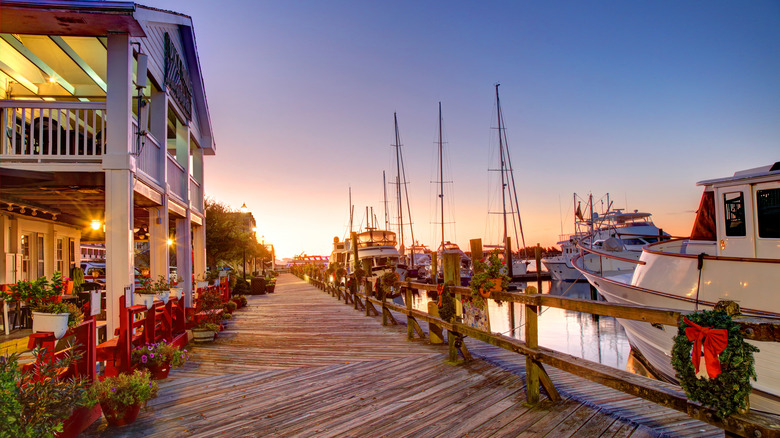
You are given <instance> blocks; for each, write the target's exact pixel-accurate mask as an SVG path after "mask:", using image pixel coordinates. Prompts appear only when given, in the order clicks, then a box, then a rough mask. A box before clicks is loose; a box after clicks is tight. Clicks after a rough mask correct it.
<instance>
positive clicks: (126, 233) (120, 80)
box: [103, 33, 135, 336]
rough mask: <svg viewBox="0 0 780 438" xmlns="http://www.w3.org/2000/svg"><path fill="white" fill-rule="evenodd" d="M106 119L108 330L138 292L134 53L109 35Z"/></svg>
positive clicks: (126, 41)
mask: <svg viewBox="0 0 780 438" xmlns="http://www.w3.org/2000/svg"><path fill="white" fill-rule="evenodd" d="M107 51H108V65H107V79H108V80H107V86H108V92H107V96H106V118H107V126H108V133H107V134H108V135H107V137H106V153H105V154H104V155H103V170H104V171H105V174H106V210H105V227H106V330H107V332H106V333H108V334H109V336H111V335H112V334H113V333H114V329H115V328H117V327H118V326H119V297H121V296H123V293H124V288H125V287H132V286H133V180H134V177H133V173H134V172H135V159H134V158H132V156H131V155H130V151H131V150H132V149H131V148H132V140H133V132H132V82H133V80H132V79H133V75H132V68H133V60H132V51H131V49H130V40H129V37H128V35H127V34H115V33H111V34H109V35H108V47H107Z"/></svg>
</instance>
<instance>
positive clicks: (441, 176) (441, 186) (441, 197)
mask: <svg viewBox="0 0 780 438" xmlns="http://www.w3.org/2000/svg"><path fill="white" fill-rule="evenodd" d="M443 155H444V154H443V151H442V139H441V102H439V204H440V206H441V249H442V251H444V160H443V159H442V158H443Z"/></svg>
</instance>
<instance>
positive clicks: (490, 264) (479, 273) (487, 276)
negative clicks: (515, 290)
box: [469, 251, 509, 303]
mask: <svg viewBox="0 0 780 438" xmlns="http://www.w3.org/2000/svg"><path fill="white" fill-rule="evenodd" d="M503 268H504V264H503V263H502V262H501V260H500V259H499V258H498V251H493V252H491V253H490V255H489V256H488V261H487V262H485V260H484V259H483V260H475V261H474V275H473V276H472V277H471V282H470V283H469V286H470V287H471V295H472V298H473V299H474V301H475V303H479V302H481V301H482V299H483V298H489V297H490V293H491V292H493V291H502V290H506V289H507V287H508V286H509V276H507V275H506V274H504V273H503V272H502V269H503Z"/></svg>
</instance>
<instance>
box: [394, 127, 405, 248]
mask: <svg viewBox="0 0 780 438" xmlns="http://www.w3.org/2000/svg"><path fill="white" fill-rule="evenodd" d="M393 122H394V124H395V145H394V146H395V168H396V174H395V183H396V189H397V190H396V199H397V202H398V234H399V237H400V238H401V246H400V248H405V246H404V207H403V203H402V202H401V139H400V137H399V135H398V116H397V115H396V113H393ZM404 182H406V181H404Z"/></svg>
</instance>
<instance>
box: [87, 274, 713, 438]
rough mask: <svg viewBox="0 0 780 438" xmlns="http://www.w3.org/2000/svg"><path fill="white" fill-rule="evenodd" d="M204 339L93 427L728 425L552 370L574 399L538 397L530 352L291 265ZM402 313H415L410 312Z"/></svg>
mask: <svg viewBox="0 0 780 438" xmlns="http://www.w3.org/2000/svg"><path fill="white" fill-rule="evenodd" d="M248 298H249V307H247V308H244V309H241V310H239V311H237V312H236V313H235V314H234V316H235V318H234V319H233V320H231V321H230V325H229V328H228V330H226V331H223V332H221V333H220V334H219V338H218V340H217V341H216V342H215V343H213V344H209V345H206V346H200V345H198V346H195V347H194V348H193V355H192V359H191V360H190V362H188V363H187V365H185V366H184V367H183V368H181V369H178V370H173V371H172V372H171V374H170V377H169V378H168V379H166V380H163V381H160V395H159V397H158V398H156V399H154V400H151V401H150V402H149V404H148V409H147V410H145V411H142V412H141V414H140V415H139V418H138V420H137V421H136V422H135V423H133V424H132V425H129V426H124V427H121V428H108V427H107V426H106V424H105V423H104V420H103V419H100V420H99V421H98V422H96V423H95V424H94V425H93V426H92V427H91V428H90V429H88V430H87V431H86V432H85V434H84V435H85V436H107V437H108V436H128V437H135V436H159V437H171V436H197V437H208V436H235V437H245V436H254V437H259V436H263V437H265V436H276V437H290V436H295V437H298V436H306V437H309V436H311V437H313V436H317V437H331V436H355V437H358V436H359V437H363V436H370V437H382V436H387V437H402V436H414V437H429V436H430V437H434V436H441V437H461V436H469V437H486V436H491V437H492V436H496V437H500V436H507V437H516V436H545V435H546V436H550V437H565V436H579V437H591V436H604V437H613V436H614V437H628V436H632V437H649V436H659V435H664V436H686V437H689V436H723V431H721V430H720V429H717V428H714V427H712V426H709V425H706V424H704V423H701V422H699V421H695V420H692V419H691V418H689V417H687V416H686V415H684V414H681V413H678V412H676V411H673V410H669V409H666V408H663V407H660V406H658V405H655V404H654V403H651V402H647V401H644V400H641V399H638V398H635V397H631V396H629V395H626V394H624V393H622V392H619V391H616V390H612V389H609V388H606V387H603V386H601V385H598V384H595V383H591V382H589V381H586V380H584V379H581V378H578V377H575V376H573V375H570V374H568V373H565V372H562V371H558V370H555V369H554V368H549V367H548V372H549V373H550V376H551V378H552V379H553V382H554V383H555V385H556V387H557V388H558V390H559V391H560V392H561V396H562V397H563V400H562V401H560V402H557V403H553V402H551V401H550V400H547V399H546V398H545V397H544V395H543V397H542V402H541V403H539V404H538V405H536V406H533V407H530V406H527V405H526V404H525V389H524V369H525V365H524V364H525V359H524V357H523V356H520V355H517V354H514V353H511V352H508V351H506V350H502V349H499V348H497V347H492V346H490V345H487V344H482V343H478V342H472V340H467V345H468V346H469V348H470V349H471V351H472V354H474V355H475V357H476V360H474V361H471V362H468V363H463V364H458V365H454V364H448V363H446V362H445V360H446V359H447V347H446V344H445V345H430V344H429V343H427V342H426V341H423V340H414V341H408V340H406V327H405V326H403V325H400V326H387V327H383V326H382V325H381V318H378V317H366V316H364V314H363V313H362V312H359V311H356V310H354V309H353V308H352V306H347V305H344V303H343V302H342V301H338V300H336V299H335V298H333V297H331V296H330V295H328V294H326V293H324V292H322V291H321V290H319V289H317V288H315V287H313V286H311V285H308V284H306V283H304V282H303V281H302V280H300V279H298V278H296V277H294V276H292V275H290V274H286V275H283V276H281V277H280V278H279V281H278V282H277V286H276V293H274V294H269V295H259V296H250V297H248ZM397 319H398V320H399V321H401V322H403V321H404V319H403V316H400V317H399V318H397Z"/></svg>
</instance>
